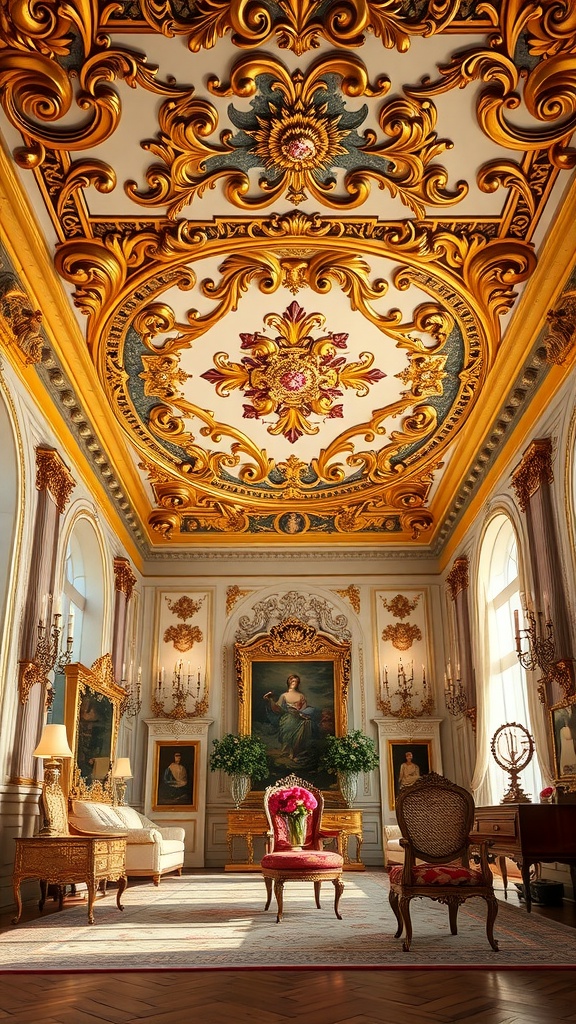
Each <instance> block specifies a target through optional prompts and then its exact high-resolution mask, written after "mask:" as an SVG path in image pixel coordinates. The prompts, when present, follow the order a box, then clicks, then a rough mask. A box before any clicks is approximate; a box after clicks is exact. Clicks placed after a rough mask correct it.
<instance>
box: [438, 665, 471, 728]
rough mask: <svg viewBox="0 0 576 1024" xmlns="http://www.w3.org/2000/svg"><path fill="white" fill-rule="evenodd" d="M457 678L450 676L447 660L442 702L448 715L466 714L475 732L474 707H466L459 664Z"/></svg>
mask: <svg viewBox="0 0 576 1024" xmlns="http://www.w3.org/2000/svg"><path fill="white" fill-rule="evenodd" d="M456 675H457V677H458V678H457V679H453V678H452V666H451V663H450V662H448V666H447V669H446V672H445V673H444V704H445V706H446V711H447V712H448V714H449V715H453V716H454V718H457V717H458V715H466V718H469V719H470V722H471V723H472V730H473V732H476V708H475V707H468V694H467V693H466V689H465V687H464V685H463V683H462V680H461V678H460V666H459V665H458V667H457V670H456Z"/></svg>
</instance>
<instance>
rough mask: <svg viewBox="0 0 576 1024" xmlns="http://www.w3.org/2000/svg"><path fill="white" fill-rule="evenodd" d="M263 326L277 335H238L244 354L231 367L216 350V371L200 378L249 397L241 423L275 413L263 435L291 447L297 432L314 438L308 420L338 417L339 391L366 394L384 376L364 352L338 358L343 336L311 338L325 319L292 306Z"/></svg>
mask: <svg viewBox="0 0 576 1024" xmlns="http://www.w3.org/2000/svg"><path fill="white" fill-rule="evenodd" d="M264 323H265V324H266V326H267V327H270V328H272V329H275V330H276V331H277V332H278V333H277V336H276V337H275V338H268V337H267V336H266V335H264V334H260V333H255V334H243V335H242V346H241V347H242V349H244V350H248V351H249V352H250V355H249V356H245V357H244V358H243V359H242V360H241V361H240V363H231V362H230V361H229V359H228V356H227V355H226V354H225V353H224V352H217V353H216V355H215V356H214V362H215V364H216V369H215V370H207V371H206V372H205V373H202V374H200V376H201V377H203V378H204V380H207V381H209V382H210V383H211V384H214V385H215V387H216V391H217V392H218V394H219V395H224V396H226V395H227V394H229V393H230V391H232V390H234V389H236V388H239V389H240V390H242V391H243V392H244V396H245V398H248V399H251V401H249V402H246V403H245V404H244V406H243V410H244V412H243V415H244V417H245V418H246V419H263V418H264V417H265V416H270V415H271V414H274V415H276V416H277V417H278V419H277V421H276V423H273V424H269V426H268V427H267V428H266V429H267V431H268V433H269V434H283V435H284V437H286V438H287V439H288V441H291V442H292V443H293V442H294V441H297V440H298V438H299V437H302V435H303V434H317V433H318V429H319V428H318V424H317V423H315V422H314V421H312V420H311V419H310V417H311V416H316V417H324V418H326V419H333V418H335V417H338V418H342V417H343V415H344V407H343V405H342V404H341V403H336V404H335V399H337V398H342V396H343V394H344V392H343V390H342V388H351V389H353V390H355V391H356V394H357V395H359V396H363V395H367V394H368V390H369V387H368V386H369V385H370V384H374V383H376V382H377V381H379V380H382V378H383V377H385V374H384V373H382V371H381V370H378V369H377V368H376V367H373V366H372V364H373V362H374V357H373V356H372V355H370V354H369V353H368V352H363V353H362V355H361V357H360V362H356V363H346V361H345V357H344V356H343V355H339V354H338V351H340V352H343V351H344V350H345V349H346V342H347V340H348V335H347V334H344V333H339V334H337V333H333V332H332V331H329V332H328V333H327V334H323V335H322V336H321V337H320V338H313V337H312V331H318V330H322V328H323V327H324V323H325V317H324V316H322V315H321V314H320V313H306V311H305V310H304V309H303V308H302V306H299V305H298V303H297V302H292V303H291V304H290V305H289V306H288V309H287V310H286V311H285V312H284V314H283V315H282V316H279V315H277V314H276V313H269V314H268V316H266V317H265V318H264Z"/></svg>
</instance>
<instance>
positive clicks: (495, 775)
mask: <svg viewBox="0 0 576 1024" xmlns="http://www.w3.org/2000/svg"><path fill="white" fill-rule="evenodd" d="M479 588H480V594H479V597H480V600H479V607H480V610H481V614H482V611H483V613H484V634H485V666H484V694H483V697H484V700H483V706H484V724H485V742H486V743H487V744H488V749H489V745H490V741H491V739H492V736H493V735H494V733H495V732H496V729H497V728H498V727H499V726H500V725H503V724H504V723H505V722H518V723H519V724H520V725H524V726H525V727H526V728H527V729H528V730H529V731H530V732H531V733H532V734H534V733H533V729H532V726H531V720H530V709H529V701H528V694H527V687H526V675H525V672H524V670H523V669H522V668H521V666H520V663H519V661H518V657H517V654H516V637H515V628H514V611H515V610H517V609H519V608H520V579H519V574H518V547H517V543H516V535H515V533H514V529H513V526H512V523H511V521H510V519H509V518H508V516H506V515H504V514H501V515H497V516H495V517H494V519H492V521H491V522H490V524H489V526H488V529H487V530H486V534H485V537H484V541H483V544H482V551H481V557H480V572H479ZM508 781H509V776H508V775H507V774H506V773H505V772H503V771H502V769H501V768H499V767H498V765H497V764H496V761H495V760H494V758H493V757H492V754H491V753H489V754H488V759H487V773H486V776H485V785H484V791H483V796H484V799H486V800H487V801H489V802H490V803H494V804H497V803H500V801H501V799H502V797H503V795H504V793H505V791H506V789H507V787H508ZM520 783H521V785H522V787H523V789H524V791H525V792H526V793H527V794H528V795H531V796H532V798H536V799H537V798H538V793H539V792H540V790H541V788H542V778H541V774H540V769H539V766H538V762H537V758H536V757H534V758H533V759H532V761H531V763H530V764H529V765H528V767H527V768H526V770H525V771H524V772H523V773H522V775H521V778H520Z"/></svg>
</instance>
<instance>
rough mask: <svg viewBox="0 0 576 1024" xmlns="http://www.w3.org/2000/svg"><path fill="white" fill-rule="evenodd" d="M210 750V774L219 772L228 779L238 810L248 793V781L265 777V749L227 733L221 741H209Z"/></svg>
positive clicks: (250, 739)
mask: <svg viewBox="0 0 576 1024" xmlns="http://www.w3.org/2000/svg"><path fill="white" fill-rule="evenodd" d="M213 747H214V749H213V751H212V753H211V755H210V771H212V772H215V771H218V770H220V771H223V772H225V773H226V775H229V776H230V792H231V794H232V799H233V801H234V806H235V807H236V808H238V807H239V806H240V804H241V803H242V801H243V800H245V799H246V797H247V795H248V793H249V792H250V786H251V785H252V780H254V781H258V779H265V778H266V777H267V775H268V772H269V768H268V756H267V754H266V747H265V746H264V744H263V742H262V740H259V739H256V737H254V736H248V735H247V736H234V735H233V733H230V732H229V733H227V734H226V736H223V737H222V739H219V740H213Z"/></svg>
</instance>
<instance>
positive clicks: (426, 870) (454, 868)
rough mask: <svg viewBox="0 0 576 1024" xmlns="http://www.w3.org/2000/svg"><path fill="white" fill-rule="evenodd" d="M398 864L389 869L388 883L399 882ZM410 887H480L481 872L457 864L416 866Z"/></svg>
mask: <svg viewBox="0 0 576 1024" xmlns="http://www.w3.org/2000/svg"><path fill="white" fill-rule="evenodd" d="M403 870H404V869H403V868H402V866H401V865H400V864H396V865H394V867H393V868H391V869H390V882H397V883H398V882H401V881H402V872H403ZM411 884H412V885H481V884H482V872H481V871H479V870H478V869H477V868H465V867H461V866H460V865H457V864H416V866H415V867H414V868H413V869H412V880H411Z"/></svg>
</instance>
